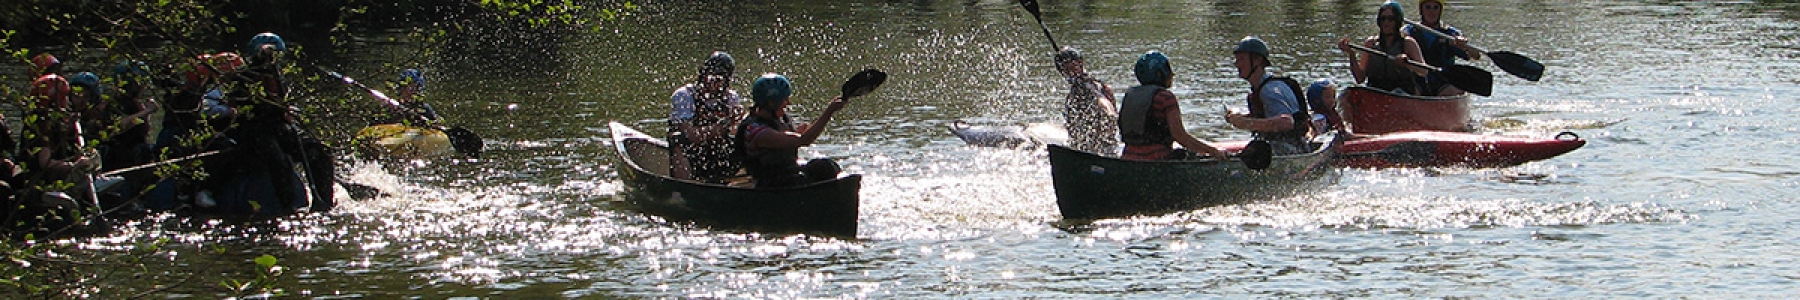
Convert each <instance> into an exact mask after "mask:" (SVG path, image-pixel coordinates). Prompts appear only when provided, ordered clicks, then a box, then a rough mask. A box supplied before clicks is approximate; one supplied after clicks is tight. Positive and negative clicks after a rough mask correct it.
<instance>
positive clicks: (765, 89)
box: [736, 74, 847, 188]
mask: <svg viewBox="0 0 1800 300" xmlns="http://www.w3.org/2000/svg"><path fill="white" fill-rule="evenodd" d="M750 90H751V92H750V97H751V99H752V101H755V106H754V107H751V108H750V115H748V116H746V117H744V120H743V121H742V122H739V124H738V128H737V135H736V141H737V143H736V144H737V148H738V149H737V150H738V151H739V153H743V154H744V155H743V161H742V162H743V164H744V170H746V171H749V172H750V177H751V178H752V179H755V180H756V187H757V188H777V187H791V186H801V185H806V184H808V183H813V182H818V181H824V180H831V179H835V178H837V175H838V172H839V171H842V169H840V168H839V167H838V165H837V162H834V161H832V160H831V159H825V158H819V159H813V160H811V161H807V162H806V165H805V166H801V165H800V163H799V162H798V160H799V158H800V147H801V146H806V145H812V143H813V142H814V141H817V140H818V139H819V135H820V134H823V133H825V125H826V124H827V123H830V122H831V116H832V115H835V114H837V112H838V111H839V110H843V109H844V104H845V103H846V102H847V101H846V100H844V99H843V98H842V97H838V98H832V99H831V103H830V104H827V105H825V111H824V112H821V113H820V114H819V118H818V119H814V120H813V122H812V123H811V124H799V125H794V124H790V123H789V122H788V114H787V106H788V103H789V101H788V97H789V96H790V95H792V94H793V91H794V88H793V84H792V83H790V82H788V79H787V77H786V76H781V75H779V74H765V75H763V76H762V78H757V79H756V83H754V84H752V85H751V87H750Z"/></svg>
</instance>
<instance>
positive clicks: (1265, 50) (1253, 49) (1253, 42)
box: [1231, 36, 1269, 59]
mask: <svg viewBox="0 0 1800 300" xmlns="http://www.w3.org/2000/svg"><path fill="white" fill-rule="evenodd" d="M1240 52H1250V54H1256V55H1261V56H1262V57H1263V58H1265V59H1266V58H1268V57H1269V44H1266V43H1263V40H1262V39H1260V38H1257V37H1255V36H1246V37H1244V40H1241V41H1238V43H1237V47H1235V48H1231V54H1238V53H1240Z"/></svg>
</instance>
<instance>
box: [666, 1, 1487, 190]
mask: <svg viewBox="0 0 1800 300" xmlns="http://www.w3.org/2000/svg"><path fill="white" fill-rule="evenodd" d="M1443 6H1444V2H1443V1H1442V0H1421V1H1419V7H1420V11H1421V13H1420V20H1422V21H1421V23H1420V24H1421V25H1423V26H1428V27H1431V28H1432V29H1435V30H1437V31H1441V32H1446V33H1448V34H1449V35H1450V37H1447V38H1446V37H1438V36H1436V35H1435V34H1427V33H1425V32H1424V30H1425V29H1424V28H1415V27H1413V26H1403V25H1404V24H1403V23H1404V22H1403V20H1404V15H1403V9H1402V8H1401V5H1400V4H1399V3H1397V2H1393V1H1389V2H1386V3H1384V4H1382V5H1381V7H1380V9H1378V14H1377V17H1376V19H1375V23H1376V25H1377V26H1378V27H1379V29H1380V31H1379V34H1377V35H1375V36H1370V37H1368V38H1366V39H1364V41H1363V42H1362V44H1363V46H1365V47H1368V48H1373V49H1379V50H1380V51H1381V52H1384V53H1385V54H1387V56H1386V57H1382V56H1379V55H1375V54H1369V53H1360V52H1358V51H1355V50H1353V49H1352V47H1351V46H1350V44H1349V43H1351V41H1350V40H1349V39H1347V38H1346V39H1343V40H1340V41H1338V48H1339V49H1340V50H1341V51H1344V53H1346V54H1348V55H1349V63H1350V68H1351V74H1352V75H1354V77H1355V80H1356V83H1359V84H1362V85H1366V86H1370V87H1373V88H1377V89H1382V90H1388V91H1396V92H1402V93H1407V94H1414V95H1456V94H1461V93H1463V91H1462V90H1460V89H1457V88H1456V87H1455V86H1452V85H1449V84H1447V83H1446V82H1444V80H1443V79H1442V78H1440V77H1438V76H1437V75H1436V74H1435V73H1433V72H1431V71H1430V70H1429V69H1427V68H1423V67H1419V66H1415V65H1414V64H1412V63H1408V62H1409V61H1411V62H1415V63H1418V64H1421V65H1434V66H1445V65H1449V64H1453V63H1454V61H1455V59H1457V58H1462V59H1480V56H1479V54H1478V53H1479V52H1476V51H1471V50H1469V49H1470V48H1469V46H1468V39H1467V38H1465V37H1462V36H1461V32H1460V31H1457V30H1456V29H1455V28H1453V27H1450V26H1448V25H1445V24H1444V23H1443V22H1442V21H1441V17H1442V12H1443ZM1231 54H1232V57H1233V61H1232V62H1233V63H1232V66H1233V67H1234V68H1235V69H1236V73H1237V74H1236V76H1237V77H1238V78H1240V79H1243V80H1245V81H1246V82H1247V83H1249V84H1250V87H1251V88H1250V91H1249V93H1248V95H1247V97H1246V101H1245V104H1246V106H1248V108H1249V110H1248V112H1245V113H1232V112H1226V114H1225V116H1224V118H1225V121H1226V123H1228V124H1231V126H1232V127H1234V128H1238V129H1243V130H1247V131H1251V132H1253V134H1254V136H1255V138H1256V139H1258V140H1263V141H1267V142H1269V144H1270V146H1271V147H1272V149H1271V150H1272V151H1273V153H1275V154H1295V153H1305V152H1308V151H1311V150H1310V147H1309V146H1308V141H1309V140H1311V137H1312V136H1313V135H1316V134H1319V133H1323V132H1327V131H1330V130H1333V129H1338V128H1341V127H1342V126H1341V125H1340V124H1339V123H1340V121H1339V120H1340V119H1341V118H1340V117H1339V116H1338V115H1337V109H1336V103H1335V102H1336V100H1335V98H1336V94H1337V92H1336V83H1335V82H1334V81H1333V80H1330V79H1324V80H1318V81H1315V82H1313V83H1312V84H1309V85H1301V84H1300V83H1299V81H1297V80H1294V79H1293V78H1288V77H1283V76H1279V75H1276V74H1273V73H1271V72H1270V71H1268V69H1269V67H1270V66H1271V62H1270V60H1269V57H1270V54H1271V48H1270V47H1269V45H1268V43H1266V42H1264V41H1263V40H1262V39H1259V38H1256V37H1245V38H1244V39H1242V40H1240V41H1238V43H1237V44H1236V46H1235V47H1233V49H1232V52H1231ZM1055 62H1056V67H1057V71H1058V72H1059V73H1061V74H1062V75H1063V77H1064V78H1065V79H1066V80H1067V82H1068V84H1069V93H1068V95H1067V97H1065V98H1064V101H1063V104H1064V105H1063V108H1064V110H1063V113H1064V117H1065V119H1066V120H1065V123H1064V124H1065V127H1066V128H1068V129H1069V131H1070V137H1069V141H1068V143H1069V146H1070V147H1071V148H1073V149H1077V150H1082V151H1087V152H1094V153H1100V154H1108V155H1110V154H1118V155H1119V156H1120V157H1122V158H1126V159H1137V160H1167V159H1200V158H1209V157H1210V158H1224V157H1227V156H1228V154H1227V153H1225V152H1224V151H1221V150H1219V148H1217V147H1213V146H1212V145H1210V144H1208V143H1206V142H1204V141H1201V140H1200V139H1198V138H1195V137H1194V136H1192V135H1190V134H1189V133H1188V132H1187V130H1186V128H1185V127H1184V126H1183V124H1184V123H1183V122H1182V120H1181V118H1182V116H1181V108H1180V101H1179V100H1178V99H1177V98H1176V96H1175V94H1174V93H1173V92H1171V91H1170V90H1169V89H1170V88H1172V87H1173V86H1174V84H1175V72H1174V71H1173V68H1172V63H1171V62H1170V59H1169V57H1168V56H1167V55H1164V54H1163V53H1161V52H1158V51H1150V52H1148V53H1144V54H1143V55H1142V56H1140V57H1139V58H1138V60H1137V62H1136V64H1134V65H1133V75H1134V76H1135V77H1136V79H1137V81H1138V85H1136V86H1133V87H1131V88H1129V89H1127V90H1125V91H1124V93H1123V96H1122V98H1120V97H1115V96H1114V90H1113V88H1112V87H1111V86H1109V85H1107V84H1106V83H1105V82H1103V81H1101V80H1098V79H1095V78H1094V77H1093V76H1092V75H1090V74H1088V73H1087V71H1086V61H1085V59H1083V58H1082V56H1081V54H1080V52H1078V51H1076V50H1075V49H1074V48H1064V49H1062V50H1061V51H1059V52H1058V53H1057V54H1056V55H1055ZM733 66H734V63H733V61H732V59H731V56H730V55H728V54H726V53H725V52H714V53H712V55H711V56H709V57H708V58H707V59H706V60H705V62H704V63H702V64H701V67H700V70H699V73H698V75H697V76H696V77H695V79H694V82H693V83H692V84H688V85H686V86H682V87H680V88H678V89H676V90H675V92H674V94H673V97H672V99H671V100H672V106H673V112H672V113H671V114H670V116H669V126H668V128H669V143H670V151H671V153H670V158H671V164H670V165H671V166H670V170H669V172H670V174H671V175H672V176H674V177H676V178H681V179H690V180H696V181H702V182H710V183H721V184H723V183H728V182H729V181H731V179H732V178H734V177H740V176H741V175H744V174H745V173H747V174H748V175H749V177H750V178H751V179H752V180H754V185H755V186H756V187H782V186H793V185H799V184H803V183H806V182H811V181H817V180H823V179H830V178H832V177H835V176H836V174H837V172H838V168H837V166H836V164H835V163H833V162H831V161H829V160H813V161H811V162H808V163H807V164H805V165H801V164H799V163H798V161H797V157H796V153H797V149H798V148H799V147H801V146H805V145H809V144H811V143H812V142H814V141H815V140H816V139H817V138H818V136H819V134H820V133H822V132H823V131H824V128H825V126H826V123H827V122H829V121H830V119H831V116H832V115H833V114H835V113H836V112H837V111H838V110H840V109H842V108H843V105H844V102H843V101H841V99H834V100H833V101H832V102H831V104H830V105H828V106H826V108H825V110H824V111H823V112H822V114H821V116H820V117H819V118H816V119H814V121H813V122H812V123H810V124H792V122H791V121H789V120H788V117H787V112H786V109H785V108H786V105H787V103H788V100H789V97H790V96H791V93H792V87H791V84H792V83H791V82H790V81H789V80H788V79H787V78H786V77H783V76H781V75H779V74H766V75H763V76H762V77H760V78H757V79H756V81H755V82H754V83H753V84H752V87H751V90H752V92H751V100H752V101H751V102H752V103H751V106H750V108H749V110H748V111H745V109H744V108H743V106H742V104H741V102H742V99H741V96H739V95H738V94H737V92H735V91H733V90H731V89H730V87H729V83H730V81H731V76H732V71H733ZM1177 145H1179V146H1180V147H1176V146H1177Z"/></svg>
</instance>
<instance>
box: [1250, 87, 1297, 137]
mask: <svg viewBox="0 0 1800 300" xmlns="http://www.w3.org/2000/svg"><path fill="white" fill-rule="evenodd" d="M1276 81H1279V82H1283V83H1287V86H1288V90H1289V91H1292V92H1293V93H1294V100H1298V101H1297V102H1298V103H1295V105H1294V107H1295V108H1296V109H1299V110H1300V111H1297V112H1294V115H1293V119H1294V127H1293V128H1290V129H1288V130H1287V131H1281V132H1260V131H1259V132H1256V137H1257V138H1258V139H1261V140H1265V141H1284V142H1305V141H1306V132H1307V131H1308V129H1309V128H1311V126H1312V113H1308V112H1307V105H1310V104H1311V102H1312V101H1307V99H1306V91H1305V90H1302V89H1301V88H1300V82H1299V81H1295V80H1294V79H1293V78H1289V77H1281V76H1272V77H1268V78H1266V79H1263V81H1262V83H1259V84H1257V85H1256V89H1255V90H1252V91H1251V92H1250V98H1249V100H1248V102H1250V115H1251V116H1255V117H1258V118H1267V117H1270V116H1269V115H1268V108H1266V107H1263V102H1262V90H1263V87H1264V86H1267V85H1269V83H1270V82H1276ZM1300 145H1304V144H1300Z"/></svg>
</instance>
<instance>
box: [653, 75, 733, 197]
mask: <svg viewBox="0 0 1800 300" xmlns="http://www.w3.org/2000/svg"><path fill="white" fill-rule="evenodd" d="M735 65H736V63H735V62H733V60H732V59H731V55H730V54H726V53H725V51H714V52H713V53H712V55H711V56H708V57H707V58H706V61H705V62H704V63H701V64H700V73H699V75H698V76H696V77H695V78H694V83H691V84H688V85H685V86H682V87H681V88H678V89H675V93H674V94H673V95H671V96H670V101H671V102H670V103H671V106H672V108H673V109H672V110H671V112H670V114H669V148H670V150H669V151H670V152H671V153H670V157H669V159H670V161H671V163H670V164H669V174H670V175H671V176H674V177H675V178H680V179H692V180H698V181H702V182H710V183H724V182H725V179H726V178H729V177H731V176H734V175H737V172H738V168H739V167H738V163H737V161H734V160H732V159H731V157H732V156H733V154H732V151H734V150H732V146H731V145H732V141H731V129H732V128H733V127H734V126H735V125H736V124H735V121H737V119H738V118H741V117H742V116H743V115H744V112H743V105H742V104H741V102H743V100H742V98H740V97H738V94H737V91H733V90H731V73H732V70H733V69H735Z"/></svg>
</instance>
